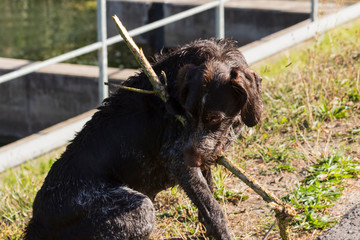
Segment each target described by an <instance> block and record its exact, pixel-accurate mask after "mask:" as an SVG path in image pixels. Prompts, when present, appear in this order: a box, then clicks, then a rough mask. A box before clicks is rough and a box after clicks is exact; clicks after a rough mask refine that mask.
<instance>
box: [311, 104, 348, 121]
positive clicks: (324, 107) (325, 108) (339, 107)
mask: <svg viewBox="0 0 360 240" xmlns="http://www.w3.org/2000/svg"><path fill="white" fill-rule="evenodd" d="M331 105H332V106H331ZM348 111H349V107H348V106H345V105H343V104H339V103H336V104H330V105H328V104H326V103H320V105H319V106H318V107H316V109H315V112H316V113H317V117H318V118H319V119H320V120H334V119H342V118H346V117H347V112H348Z"/></svg>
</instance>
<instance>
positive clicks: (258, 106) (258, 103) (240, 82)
mask: <svg viewBox="0 0 360 240" xmlns="http://www.w3.org/2000/svg"><path fill="white" fill-rule="evenodd" d="M242 73H243V74H242ZM242 73H240V72H239V70H233V71H232V72H231V82H232V85H233V87H234V89H235V90H236V91H237V92H238V93H239V95H240V101H241V105H242V108H241V119H242V121H243V122H244V123H245V124H246V125H247V126H249V127H253V126H255V125H256V124H257V123H258V122H259V121H260V118H261V113H262V99H261V89H260V84H261V80H262V78H261V77H260V76H259V75H258V74H257V73H256V72H254V71H253V70H251V69H250V68H247V69H245V70H244V71H242Z"/></svg>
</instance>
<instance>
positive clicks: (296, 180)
mask: <svg viewBox="0 0 360 240" xmlns="http://www.w3.org/2000/svg"><path fill="white" fill-rule="evenodd" d="M359 39H360V20H358V21H355V22H352V23H351V24H348V25H346V26H343V27H341V28H339V29H336V30H334V31H331V32H329V33H327V34H324V35H321V36H318V37H317V38H316V39H315V40H313V41H310V42H308V43H306V44H302V45H301V46H299V47H297V48H295V49H292V50H291V51H287V52H284V53H281V54H279V56H276V57H273V58H271V59H269V60H267V61H265V62H262V63H260V64H257V66H255V68H256V69H257V71H258V72H259V73H260V75H262V76H263V99H264V109H265V112H264V116H263V120H262V123H261V124H260V125H259V126H257V127H256V128H255V129H245V131H244V134H243V135H242V136H241V137H240V138H239V139H238V141H237V142H236V143H235V144H234V145H233V146H232V148H231V149H230V151H229V155H230V156H231V157H232V159H233V161H234V162H236V163H237V164H238V165H239V166H241V167H243V168H245V169H246V170H247V171H248V172H249V173H251V174H252V175H253V177H254V178H256V179H257V180H259V181H260V182H261V183H262V184H264V185H265V186H267V187H268V188H269V189H270V190H272V191H273V192H274V193H275V194H276V195H277V196H279V197H283V199H284V200H285V201H288V202H290V203H291V204H293V205H294V206H295V207H296V209H297V211H298V215H297V217H296V221H295V222H294V223H293V225H292V234H293V237H294V239H311V238H312V237H313V236H315V235H316V234H318V233H319V232H321V230H322V229H325V228H327V227H329V226H331V225H332V224H333V223H334V222H336V220H338V218H339V217H340V216H339V215H333V214H331V211H330V209H331V208H332V205H335V206H336V204H337V201H336V200H337V199H339V197H341V195H342V192H343V189H347V188H348V187H349V186H351V184H354V183H355V182H356V181H357V180H356V178H355V177H356V176H357V175H358V173H359V171H360V167H359V161H360V150H359V147H358V146H359V141H360V90H359V89H360V50H359V49H360V42H359ZM62 151H63V149H60V150H58V151H56V152H53V153H51V154H50V155H46V156H43V157H41V158H39V159H36V160H34V161H31V162H29V163H26V164H24V165H22V166H20V167H17V168H14V169H11V170H8V171H7V172H5V173H2V174H1V175H0V215H1V219H0V229H1V230H0V239H18V238H19V237H20V235H21V233H22V231H23V228H24V226H25V224H26V222H27V221H28V219H29V216H30V215H31V204H32V201H33V198H34V196H35V194H36V191H37V190H38V189H39V188H40V186H41V183H42V181H43V179H44V177H45V175H46V173H47V171H48V170H49V168H50V166H51V164H52V163H53V162H54V161H55V159H56V158H57V156H58V155H59V154H60V153H61V152H62ZM214 178H215V184H216V188H217V190H216V192H215V196H216V198H217V199H218V201H219V202H220V203H221V205H222V207H223V209H224V210H225V212H226V214H227V216H228V220H229V225H230V227H231V230H232V233H233V234H234V236H235V237H238V238H241V239H259V238H261V236H264V235H265V233H266V231H267V230H268V229H269V228H270V226H271V225H272V224H273V222H274V219H275V218H274V214H273V212H271V210H270V208H269V206H267V205H266V204H265V203H264V202H263V201H262V200H261V199H260V198H259V196H257V195H256V194H255V193H254V192H253V191H252V190H250V189H249V188H248V187H246V186H245V185H244V184H243V183H241V182H240V180H238V179H236V178H234V177H232V176H231V174H230V173H229V172H228V171H226V170H224V169H223V168H221V167H216V168H215V176H214ZM155 206H156V209H157V216H158V218H157V226H156V229H155V231H154V233H153V235H152V237H153V239H164V238H165V239H166V238H170V237H175V236H176V237H181V238H187V237H193V238H195V239H196V238H200V237H203V235H204V231H203V227H202V226H201V225H199V224H198V221H197V210H196V208H195V207H194V206H193V205H192V203H191V202H190V201H189V200H188V199H187V197H186V196H185V195H184V193H183V192H182V190H181V189H179V188H177V187H175V188H172V189H169V190H167V191H164V192H162V193H161V194H159V195H158V196H157V198H156V201H155ZM270 237H272V239H278V232H277V229H276V227H275V229H274V230H273V231H271V233H270Z"/></svg>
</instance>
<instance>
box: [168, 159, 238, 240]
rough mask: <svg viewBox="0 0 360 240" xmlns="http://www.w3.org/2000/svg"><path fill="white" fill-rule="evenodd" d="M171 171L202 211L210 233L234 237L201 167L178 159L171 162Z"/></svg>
mask: <svg viewBox="0 0 360 240" xmlns="http://www.w3.org/2000/svg"><path fill="white" fill-rule="evenodd" d="M179 165H181V166H179ZM170 171H171V172H172V174H173V175H174V177H175V178H176V179H177V181H178V183H179V185H180V186H181V187H182V188H183V189H184V191H185V192H186V194H187V195H188V196H189V198H190V199H191V200H192V202H193V203H194V204H195V205H196V206H197V208H198V209H199V211H200V212H201V216H202V217H203V221H204V222H203V223H204V224H205V227H206V229H207V231H208V234H209V235H210V236H212V237H214V238H215V239H232V238H231V236H230V231H229V229H228V227H227V223H226V218H225V214H224V212H223V211H222V210H221V207H220V205H219V204H218V202H217V201H216V200H215V198H214V197H213V195H212V193H211V191H210V188H209V186H208V184H207V182H206V179H205V178H204V176H203V174H202V173H201V170H200V168H198V167H187V166H185V165H184V164H183V163H182V162H181V161H176V163H175V164H171V166H170Z"/></svg>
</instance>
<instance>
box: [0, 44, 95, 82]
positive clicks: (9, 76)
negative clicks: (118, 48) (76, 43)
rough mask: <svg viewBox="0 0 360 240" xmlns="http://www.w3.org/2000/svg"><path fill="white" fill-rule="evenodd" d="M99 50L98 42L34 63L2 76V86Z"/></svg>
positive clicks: (0, 80)
mask: <svg viewBox="0 0 360 240" xmlns="http://www.w3.org/2000/svg"><path fill="white" fill-rule="evenodd" d="M99 48H101V42H96V43H93V44H90V45H87V46H85V47H82V48H79V49H76V50H74V51H71V52H68V53H65V54H62V55H59V56H57V57H54V58H50V59H48V60H45V61H43V62H39V63H33V64H31V65H30V66H28V67H24V68H22V69H19V70H16V71H13V72H10V73H7V74H4V75H2V76H0V84H1V83H3V82H7V81H10V80H12V79H15V78H18V77H21V76H24V75H26V74H29V73H31V72H34V71H36V70H39V69H40V68H43V67H46V66H49V65H51V64H55V63H59V62H63V61H66V60H69V59H71V58H74V57H78V56H81V55H83V54H86V53H89V52H92V51H95V50H97V49H99Z"/></svg>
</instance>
